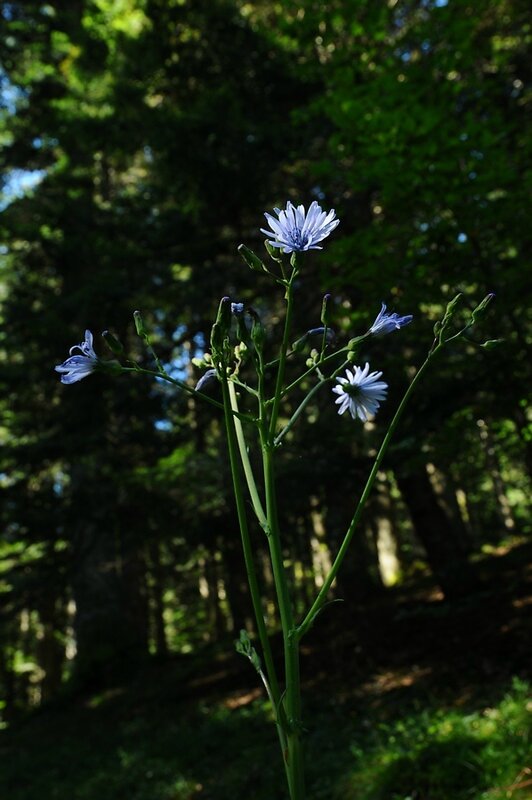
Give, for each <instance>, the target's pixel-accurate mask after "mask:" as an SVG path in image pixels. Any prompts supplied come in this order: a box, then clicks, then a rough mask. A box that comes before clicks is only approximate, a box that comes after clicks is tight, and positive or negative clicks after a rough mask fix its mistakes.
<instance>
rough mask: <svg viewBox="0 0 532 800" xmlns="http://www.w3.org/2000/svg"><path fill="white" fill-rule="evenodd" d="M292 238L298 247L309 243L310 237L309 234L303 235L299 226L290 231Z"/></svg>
mask: <svg viewBox="0 0 532 800" xmlns="http://www.w3.org/2000/svg"><path fill="white" fill-rule="evenodd" d="M290 239H291V241H292V244H293V245H294V246H295V247H297V248H303V247H305V246H306V244H307V243H308V237H307V236H305V237H303V236H302V235H301V230H300V228H297V227H294V228H292V230H291V231H290Z"/></svg>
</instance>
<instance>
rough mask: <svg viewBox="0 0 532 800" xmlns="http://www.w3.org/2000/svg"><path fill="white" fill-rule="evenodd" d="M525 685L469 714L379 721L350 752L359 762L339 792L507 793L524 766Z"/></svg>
mask: <svg viewBox="0 0 532 800" xmlns="http://www.w3.org/2000/svg"><path fill="white" fill-rule="evenodd" d="M528 690H529V687H528V684H526V683H525V682H523V681H520V680H517V679H516V680H515V681H514V683H513V687H512V690H511V691H510V692H508V693H507V694H506V695H505V696H504V698H503V699H502V700H501V702H500V703H499V704H497V705H496V706H495V707H493V708H492V707H489V708H485V709H482V710H480V711H474V712H472V713H463V712H462V713H461V712H460V711H458V710H456V709H436V710H435V709H430V708H428V709H422V710H419V711H416V712H407V713H405V715H404V716H403V718H402V719H401V720H400V721H398V722H395V723H391V724H390V723H385V724H380V725H378V726H376V728H375V729H374V730H373V732H372V733H371V735H370V737H369V739H370V741H371V745H370V746H369V747H368V744H367V741H366V742H361V745H360V747H357V746H354V747H352V748H351V752H352V754H353V756H354V757H355V759H356V761H357V767H356V768H355V769H354V771H353V772H352V775H351V777H350V778H349V779H348V780H347V781H346V784H345V788H344V789H342V793H341V794H339V795H338V797H343V798H345V800H347V798H353V800H354V798H359V797H361V798H364V800H409V798H412V797H427V798H428V797H430V798H431V800H448V798H450V797H452V798H456V800H462V799H463V800H467V798H477V800H488V798H490V799H491V798H496V797H502V796H504V787H505V786H506V787H507V786H510V785H512V784H513V783H514V782H515V781H516V779H517V778H518V776H519V774H520V773H521V771H522V770H523V768H524V767H525V766H526V764H527V759H528V756H529V753H530V735H531V718H530V708H529V706H528V705H527V701H528V696H529V695H528Z"/></svg>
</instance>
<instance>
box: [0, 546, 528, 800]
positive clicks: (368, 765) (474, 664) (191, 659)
mask: <svg viewBox="0 0 532 800" xmlns="http://www.w3.org/2000/svg"><path fill="white" fill-rule="evenodd" d="M531 555H532V546H531V545H520V546H516V547H513V548H506V549H505V548H500V549H499V550H495V551H494V552H493V553H492V554H490V555H489V556H484V557H483V558H482V559H481V560H480V561H479V564H478V566H479V569H480V572H481V575H482V584H481V587H484V588H478V589H477V590H476V591H475V592H473V593H471V594H468V595H467V597H465V598H464V599H463V600H461V601H458V602H454V603H452V604H450V603H447V602H445V601H444V600H443V598H442V596H441V594H440V593H439V592H438V591H437V590H436V589H435V587H434V586H433V584H432V583H431V582H430V580H428V579H425V578H421V579H419V580H416V581H413V582H411V583H409V584H407V585H404V586H401V587H397V588H395V589H392V590H387V591H386V592H385V593H383V594H382V595H381V596H379V598H378V599H375V600H374V601H372V602H371V604H369V606H366V607H364V609H355V608H353V607H351V608H349V607H347V604H337V605H335V606H334V607H333V608H332V609H329V610H328V611H325V613H324V614H322V616H321V617H320V618H319V619H318V620H317V622H316V625H315V627H314V629H313V631H312V632H311V634H310V635H309V637H308V640H305V643H304V648H303V659H302V677H303V682H304V703H305V725H306V736H305V739H306V753H307V764H308V785H309V790H308V800H503V798H505V799H506V798H511V800H527V799H528V798H532V753H531V740H532V737H530V729H531V725H530V717H531V716H532V714H531V713H530V712H531V711H532V703H531V701H530V699H529V698H530V695H529V694H528V692H529V688H530V683H527V680H528V681H529V680H530V663H531V658H530V656H531V648H530V643H531V641H530V617H531V615H530V610H531V609H532V566H531V562H532V559H531V558H530V556H531ZM231 638H232V637H231ZM229 642H230V643H231V640H229ZM231 647H232V645H231ZM255 678H256V674H255V673H254V671H253V669H252V668H251V667H249V665H248V663H247V662H246V661H245V660H244V659H242V658H241V657H238V656H237V655H236V654H234V653H233V652H230V653H225V654H221V653H220V651H219V649H218V648H213V647H206V648H205V649H204V650H203V651H202V652H201V653H195V654H193V655H190V656H174V657H170V658H169V659H167V660H165V661H154V662H152V663H150V664H147V665H144V666H142V667H139V669H138V671H137V674H136V675H135V677H134V678H133V679H131V680H130V681H129V682H127V683H125V684H123V685H116V686H114V687H113V688H110V689H107V690H105V691H100V692H98V693H92V694H86V693H85V694H77V695H65V696H64V697H63V698H62V699H61V700H60V701H57V702H55V703H54V704H53V705H49V706H47V707H45V708H42V709H41V710H39V711H37V712H34V713H32V714H31V715H30V716H29V717H27V718H26V719H24V720H21V721H19V722H18V723H17V724H15V725H13V726H11V727H10V728H8V729H7V730H5V731H3V732H0V798H2V800H4V799H5V800H126V799H127V800H195V799H196V798H197V800H235V799H236V800H239V798H250V800H282V799H283V798H284V797H285V794H284V787H283V775H282V767H281V765H280V761H279V755H278V752H277V741H276V737H275V733H274V728H273V726H272V725H271V712H270V710H269V708H268V705H267V703H266V702H265V699H264V695H263V692H262V691H261V689H260V688H259V687H257V685H256V681H255Z"/></svg>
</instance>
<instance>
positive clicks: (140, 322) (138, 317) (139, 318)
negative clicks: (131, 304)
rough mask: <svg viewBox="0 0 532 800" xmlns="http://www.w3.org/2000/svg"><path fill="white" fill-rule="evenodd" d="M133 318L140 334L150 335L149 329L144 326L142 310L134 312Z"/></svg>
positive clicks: (143, 335)
mask: <svg viewBox="0 0 532 800" xmlns="http://www.w3.org/2000/svg"><path fill="white" fill-rule="evenodd" d="M133 319H134V320H135V328H136V329H137V333H138V335H139V336H142V337H143V338H144V337H146V336H147V335H148V331H147V330H146V328H145V327H144V322H143V320H142V316H141V313H140V311H134V312H133Z"/></svg>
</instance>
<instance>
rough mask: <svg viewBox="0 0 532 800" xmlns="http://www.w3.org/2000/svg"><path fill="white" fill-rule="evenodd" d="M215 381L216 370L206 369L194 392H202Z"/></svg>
mask: <svg viewBox="0 0 532 800" xmlns="http://www.w3.org/2000/svg"><path fill="white" fill-rule="evenodd" d="M215 380H216V370H215V369H208V370H207V372H206V373H205V374H204V375H202V376H201V378H200V379H199V381H198V382H197V384H196V385H195V387H194V389H195V391H196V392H201V391H203V390H204V389H205V388H206V387H207V386H209V385H210V384H211V383H213V382H214V381H215Z"/></svg>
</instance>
